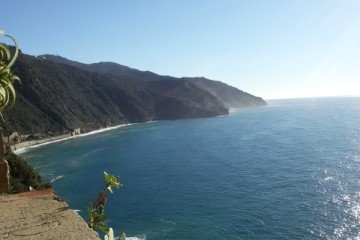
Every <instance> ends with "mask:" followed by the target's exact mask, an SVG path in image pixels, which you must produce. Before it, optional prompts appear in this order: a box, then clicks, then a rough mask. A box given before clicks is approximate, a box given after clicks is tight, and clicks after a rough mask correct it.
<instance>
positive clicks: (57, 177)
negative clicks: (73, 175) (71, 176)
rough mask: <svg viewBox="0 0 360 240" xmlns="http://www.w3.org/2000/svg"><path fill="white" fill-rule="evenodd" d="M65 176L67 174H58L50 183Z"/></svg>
mask: <svg viewBox="0 0 360 240" xmlns="http://www.w3.org/2000/svg"><path fill="white" fill-rule="evenodd" d="M63 177H65V176H64V175H60V176H56V177H55V178H53V179H51V180H50V183H53V182H55V181H56V180H59V179H61V178H63Z"/></svg>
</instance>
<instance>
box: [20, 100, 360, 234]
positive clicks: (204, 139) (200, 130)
mask: <svg viewBox="0 0 360 240" xmlns="http://www.w3.org/2000/svg"><path fill="white" fill-rule="evenodd" d="M268 103H269V106H267V107H261V108H248V109H234V110H233V111H232V113H231V114H230V115H229V116H223V117H214V118H204V119H186V120H177V121H158V122H150V123H144V124H136V125H131V126H126V127H122V128H118V129H114V130H111V131H105V132H101V133H98V134H93V135H88V136H83V137H78V138H74V139H68V140H65V141H62V142H57V143H53V144H48V145H44V146H40V147H37V148H30V149H26V150H22V151H21V153H20V155H22V156H23V157H24V158H25V159H26V160H27V161H28V162H29V163H30V164H31V165H33V167H34V168H35V169H36V170H37V171H39V172H40V173H41V174H42V176H43V178H44V179H45V180H47V181H51V182H52V184H53V187H54V188H55V190H56V192H57V194H58V195H59V196H60V197H61V198H63V199H64V200H66V201H67V202H68V203H69V205H70V207H72V208H73V209H77V210H80V211H79V214H80V215H81V216H83V217H84V218H85V219H87V213H86V209H87V207H88V206H89V204H90V202H91V201H93V200H95V199H96V197H97V194H98V192H99V190H100V189H101V188H102V187H103V184H104V181H103V172H104V171H106V172H108V173H111V174H114V175H117V176H120V181H121V182H122V183H123V184H124V186H123V187H122V188H121V189H119V190H115V192H114V194H112V195H110V196H109V198H108V202H107V206H106V209H105V213H106V215H107V216H108V221H107V224H108V225H109V226H111V227H113V229H114V231H115V234H116V235H120V234H121V233H122V232H126V234H127V236H130V237H137V238H140V239H147V240H155V239H156V240H163V239H173V240H183V239H360V98H359V97H358V98H319V99H292V100H272V101H268Z"/></svg>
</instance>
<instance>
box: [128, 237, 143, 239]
mask: <svg viewBox="0 0 360 240" xmlns="http://www.w3.org/2000/svg"><path fill="white" fill-rule="evenodd" d="M145 239H146V237H144V238H142V237H141V238H140V237H126V240H145Z"/></svg>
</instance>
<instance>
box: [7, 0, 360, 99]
mask: <svg viewBox="0 0 360 240" xmlns="http://www.w3.org/2000/svg"><path fill="white" fill-rule="evenodd" d="M0 3H1V14H0V28H2V29H4V30H5V32H6V33H7V34H10V35H13V36H14V37H16V39H17V40H18V42H19V44H20V47H21V49H22V51H23V52H25V53H27V54H31V55H39V54H45V53H50V54H59V55H61V56H63V57H66V58H68V59H72V60H76V61H80V62H84V63H94V62H100V61H113V62H117V63H119V64H122V65H126V66H129V67H133V68H136V69H139V70H150V71H152V72H155V73H158V74H162V75H171V76H176V77H182V76H204V77H207V78H210V79H213V80H220V81H223V82H226V83H228V84H230V85H233V86H235V87H237V88H239V89H241V90H244V91H246V92H249V93H252V94H254V95H257V96H261V97H263V98H266V99H270V98H286V97H311V96H336V95H360V1H359V0H297V1H296V0H264V1H262V0H246V1H245V0H102V1H93V0H86V1H84V0H81V1H80V0H52V1H49V0H36V1H26V0H7V1H5V0H0ZM0 39H1V41H2V42H7V41H6V40H5V38H4V37H3V36H2V37H1V38H0Z"/></svg>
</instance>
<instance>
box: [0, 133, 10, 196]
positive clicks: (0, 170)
mask: <svg viewBox="0 0 360 240" xmlns="http://www.w3.org/2000/svg"><path fill="white" fill-rule="evenodd" d="M4 155H5V144H4V138H3V135H2V130H1V129H0V193H8V192H9V191H10V182H9V177H10V171H9V164H8V162H7V161H6V160H5V158H4Z"/></svg>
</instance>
